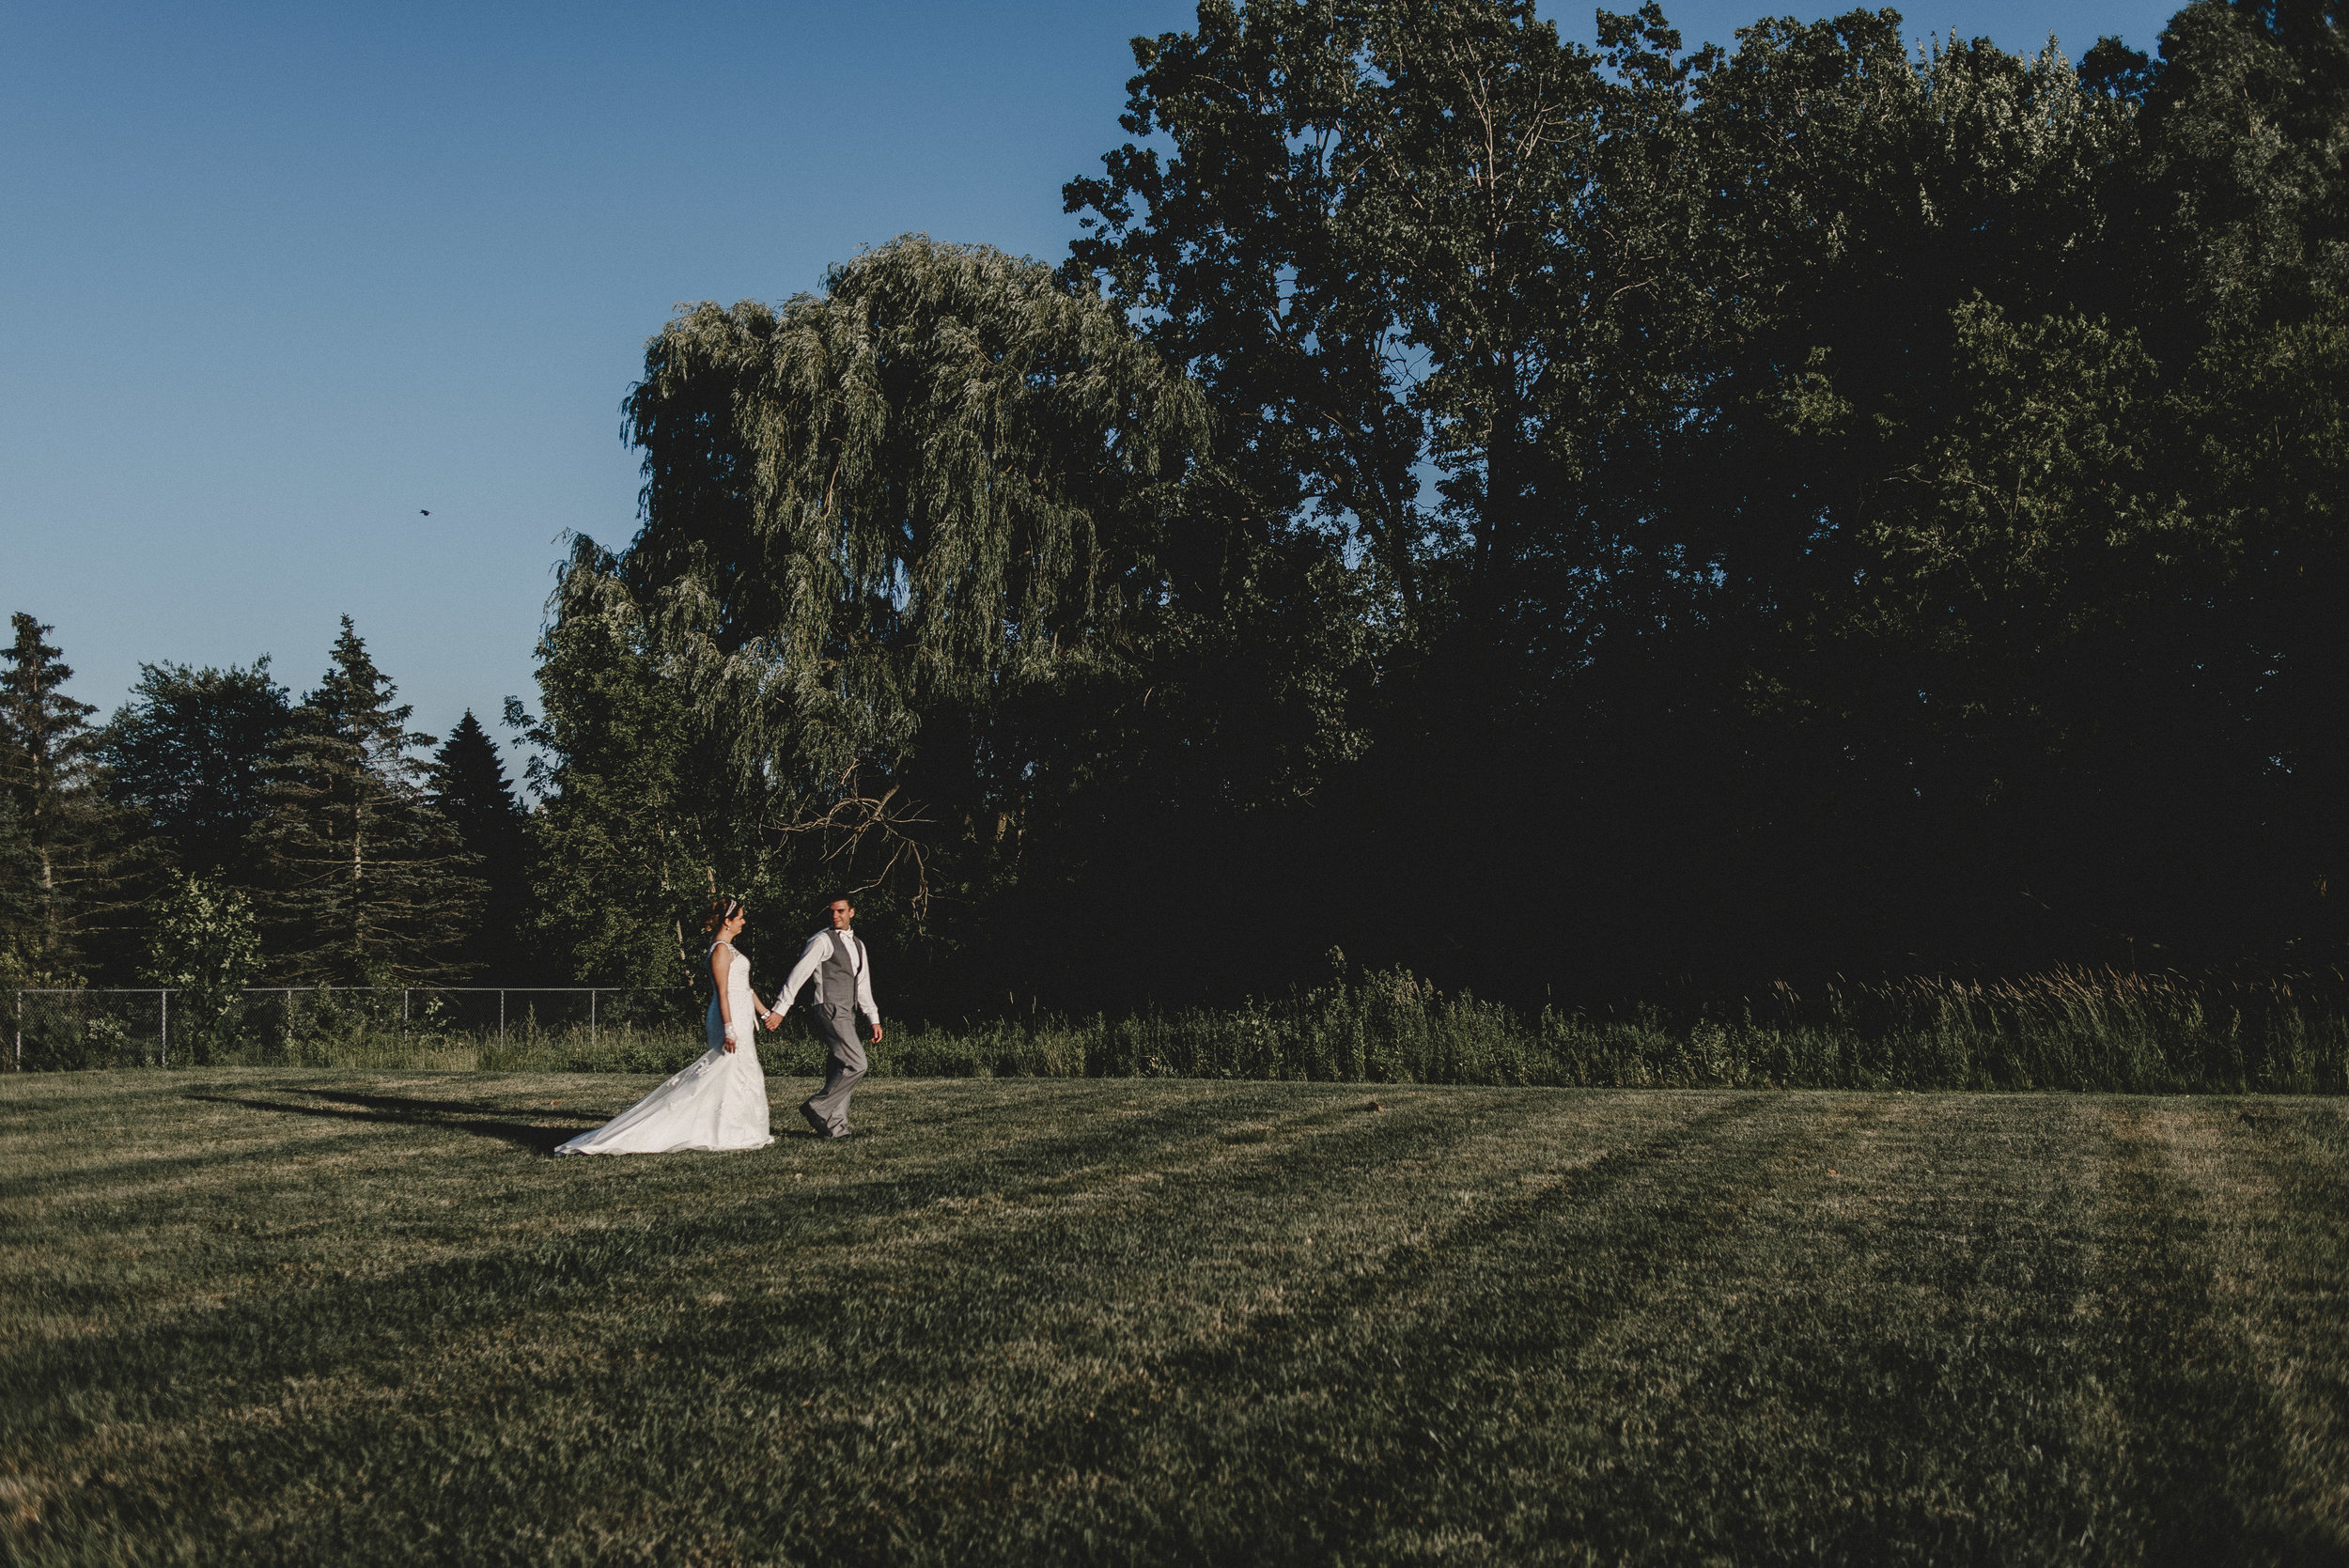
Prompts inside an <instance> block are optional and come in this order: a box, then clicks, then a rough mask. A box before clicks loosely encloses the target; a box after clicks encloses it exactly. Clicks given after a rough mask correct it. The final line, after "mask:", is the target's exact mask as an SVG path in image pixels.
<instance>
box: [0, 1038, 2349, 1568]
mask: <svg viewBox="0 0 2349 1568" xmlns="http://www.w3.org/2000/svg"><path fill="white" fill-rule="evenodd" d="M646 1081H647V1080H643V1079H638V1080H633V1081H631V1080H628V1079H610V1078H605V1079H580V1078H565V1077H552V1076H529V1077H523V1076H511V1077H498V1076H468V1077H465V1078H462V1079H457V1078H442V1077H432V1076H420V1075H418V1074H415V1073H412V1072H411V1073H403V1074H400V1075H397V1077H387V1076H384V1075H355V1074H346V1073H319V1072H311V1073H301V1072H287V1071H282V1070H281V1071H276V1072H220V1073H209V1074H204V1075H201V1076H199V1077H198V1078H196V1079H193V1080H191V1079H181V1078H177V1077H175V1078H170V1079H159V1078H157V1077H155V1076H153V1075H139V1076H112V1077H107V1078H102V1079H101V1078H91V1077H57V1078H49V1079H9V1080H7V1086H6V1088H5V1089H0V1182H5V1183H6V1185H7V1187H8V1190H9V1192H10V1194H11V1214H10V1219H11V1223H10V1224H9V1226H8V1228H7V1230H6V1231H5V1232H0V1383H4V1384H5V1387H6V1388H7V1389H8V1398H7V1399H6V1400H5V1401H0V1503H5V1507H0V1553H5V1554H6V1555H7V1556H8V1558H9V1559H10V1560H14V1561H19V1562H24V1563H28V1564H31V1563H52V1562H55V1563H65V1562H86V1561H97V1560H117V1559H122V1558H128V1557H133V1556H135V1557H137V1558H139V1559H141V1560H156V1559H161V1560H235V1561H240V1562H257V1563H275V1562H286V1563H294V1562H300V1563H305V1564H318V1563H336V1562H360V1561H365V1562H377V1561H381V1560H383V1559H384V1557H385V1556H386V1555H387V1553H389V1554H391V1555H396V1556H397V1557H399V1558H400V1559H401V1560H409V1561H450V1562H465V1563H502V1562H515V1563H524V1562H527V1563H534V1564H535V1563H541V1562H549V1561H584V1560H608V1559H612V1558H615V1557H622V1556H635V1555H646V1556H649V1557H652V1558H655V1559H659V1560H677V1561H703V1562H731V1561H789V1562H802V1561H804V1562H843V1563H858V1562H889V1563H940V1564H964V1563H976V1562H987V1563H1047V1562H1053V1563H1057V1562H1068V1563H1083V1564H1088V1565H1089V1564H1093V1563H1098V1562H1102V1561H1105V1560H1109V1561H1120V1562H1124V1561H1133V1562H1144V1563H1151V1562H1201V1561H1208V1562H1259V1561H1273V1562H1300V1563H1319V1562H1330V1563H1335V1562H1408V1561H1421V1560H1442V1561H1447V1562H1461V1561H1466V1562H1495V1563H1501V1562H1509V1563H1517V1562H1529V1561H1563V1562H1577V1561H1596V1562H1608V1563H1618V1562H1634V1563H1649V1562H1655V1563H1683V1562H1702V1561H1713V1560H1719V1561H1737V1562H1780V1561H1803V1562H1820V1563H1855V1564H1867V1565H1869V1568H1876V1565H1880V1564H1886V1563H1933V1564H1946V1563H1983V1564H1991V1563H1996V1564H2000V1565H2010V1564H2022V1563H2063V1564H2103V1563H2115V1564H2119V1563H2145V1562H2178V1563H2196V1564H2203V1563H2215V1564H2233V1563H2283V1562H2324V1561H2334V1560H2339V1559H2340V1558H2341V1555H2342V1553H2343V1552H2344V1550H2349V1515H2344V1513H2343V1509H2342V1501H2341V1499H2342V1497H2343V1483H2344V1480H2349V1460H2345V1459H2344V1454H2349V1443H2345V1441H2344V1439H2345V1438H2349V1431H2344V1424H2343V1423H2344V1419H2345V1415H2344V1412H2345V1411H2349V1405H2344V1403H2343V1395H2344V1393H2345V1392H2349V1362H2344V1358H2343V1354H2342V1346H2343V1345H2344V1344H2349V1334H2345V1333H2344V1330H2345V1329H2349V1324H2344V1322H2343V1321H2342V1309H2341V1294H2340V1291H2339V1282H2340V1281H2341V1278H2342V1275H2343V1272H2344V1270H2345V1269H2349V1252H2345V1250H2349V1225H2344V1221H2343V1216H2344V1215H2345V1214H2349V1202H2344V1199H2345V1198H2349V1191H2345V1190H2344V1184H2345V1182H2349V1137H2345V1136H2344V1130H2343V1126H2342V1121H2341V1115H2340V1113H2339V1111H2338V1109H2337V1108H2335V1107H2332V1106H2329V1105H2326V1104H2324V1103H2321V1102H2310V1101H2296V1102H2295V1101H2272V1100H2267V1101H2263V1100H2241V1099H2234V1100H2210V1099H2200V1100H2191V1101H2162V1100H2147V1099H2124V1100H2104V1099H2094V1098H2086V1097H2077V1096H2057V1095H2030V1096H1973V1095H1893V1094H1867V1095H1843V1094H1589V1093H1576V1092H1559V1091H1548V1090H1523V1089H1517V1090H1464V1089H1448V1090H1429V1089H1411V1088H1381V1089H1379V1090H1378V1091H1377V1093H1376V1094H1375V1095H1374V1094H1365V1092H1364V1091H1363V1090H1361V1089H1360V1088H1343V1087H1336V1086H1316V1085H1290V1084H1211V1083H1202V1082H1198V1081H1196V1080H1192V1081H1188V1082H1175V1083H1137V1082H1131V1081H1126V1082H1109V1083H1075V1084H1069V1083H1001V1082H998V1083H971V1084H951V1083H926V1084H919V1085H898V1084H893V1083H887V1082H882V1083H876V1084H873V1085H871V1086H869V1087H868V1088H866V1089H865V1090H864V1091H863V1094H860V1096H859V1100H858V1110H859V1113H860V1127H861V1128H862V1129H863V1134H864V1136H861V1137H860V1138H857V1139H851V1140H849V1141H847V1142H844V1143H838V1144H827V1143H818V1142H817V1141H815V1140H813V1139H811V1138H808V1137H806V1136H804V1135H801V1134H800V1133H798V1132H797V1130H796V1129H792V1130H791V1131H790V1132H789V1133H788V1134H787V1135H786V1137H785V1138H784V1139H783V1140H782V1141H780V1142H778V1143H777V1144H776V1145H775V1146H774V1147H772V1148H770V1149H767V1150H763V1151H758V1152H754V1153H743V1154H733V1155H715V1156H680V1157H673V1158H665V1159H659V1160H637V1159H611V1160H583V1161H576V1162H572V1161H564V1162H559V1163H558V1162H556V1161H552V1160H550V1159H548V1158H546V1157H544V1156H545V1151H546V1150H547V1149H549V1148H550V1147H551V1146H552V1145H553V1144H554V1143H555V1142H557V1141H560V1140H562V1139H564V1138H566V1137H568V1136H569V1135H570V1134H572V1133H573V1132H575V1131H577V1130H578V1129H579V1128H581V1127H583V1126H592V1125H594V1124H595V1123H596V1122H599V1121H600V1120H602V1119H603V1118H605V1117H606V1116H608V1115H610V1114H611V1113H612V1112H613V1111H614V1110H617V1109H618V1108H619V1107H621V1106H623V1105H625V1104H627V1103H628V1102H629V1101H630V1099H631V1098H632V1097H634V1096H635V1095H636V1094H638V1093H639V1092H640V1091H641V1090H642V1089H643V1088H644V1087H645V1086H646ZM786 1093H796V1091H790V1092H786V1091H782V1090H781V1089H780V1088H779V1091H778V1094H777V1098H778V1100H779V1101H780V1102H781V1104H780V1105H779V1109H780V1110H783V1112H784V1114H785V1115H786V1116H787V1114H788V1100H787V1098H786ZM126 1169H128V1170H132V1171H135V1172H137V1176H136V1179H134V1180H131V1181H125V1180H124V1179H123V1172H125V1170H126Z"/></svg>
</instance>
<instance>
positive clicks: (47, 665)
mask: <svg viewBox="0 0 2349 1568" xmlns="http://www.w3.org/2000/svg"><path fill="white" fill-rule="evenodd" d="M12 630H13V633H14V635H13V639H12V641H11V642H10V643H9V644H8V647H7V648H6V649H5V650H4V651H0V786H5V793H0V868H4V869H5V877H4V878H0V984H10V985H17V986H77V985H86V984H113V985H128V984H144V985H163V986H175V987H180V988H183V989H189V990H195V991H207V992H222V991H233V990H234V989H235V988H237V987H239V986H245V985H253V984H262V983H267V984H272V985H280V984H282V985H315V984H328V985H342V986H354V985H355V986H365V985H388V984H397V983H400V982H404V981H419V980H421V981H443V982H445V981H452V980H459V979H463V978H469V977H478V976H481V975H485V974H489V973H491V972H495V971H503V970H508V969H511V968H513V967H514V966H515V965H516V963H517V961H518V960H519V959H520V958H521V946H520V942H519V932H520V930H521V924H520V920H519V918H518V914H519V901H520V899H521V897H522V896H524V883H523V876H524V865H525V855H526V845H527V824H526V818H525V814H524V813H523V811H522V809H521V804H520V802H519V800H517V798H516V796H515V794H514V791H513V789H512V787H511V785H510V784H509V783H508V781H507V779H506V770H505V766H504V763H503V762H502V761H501V760H500V757H499V754H498V751H497V747H496V745H495V744H494V743H493V742H492V741H491V740H490V737H489V735H488V733H487V732H486V731H485V730H484V729H483V728H482V726H481V724H480V723H479V722H477V721H476V720H475V719H474V716H473V714H472V713H471V712H468V713H466V714H465V716H464V718H463V719H462V720H461V721H460V722H459V723H458V724H457V725H456V727H455V728H454V729H452V730H451V731H450V733H449V735H448V737H446V739H445V740H436V738H435V737H432V736H429V735H425V734H422V733H419V732H416V731H412V730H411V729H410V728H409V727H408V725H409V718H410V715H411V712H412V709H411V708H410V706H408V705H406V704H403V703H400V702H398V701H397V690H396V688H395V686H394V683H393V682H392V680H391V679H390V678H389V677H388V676H386V675H384V674H383V673H382V671H381V670H380V669H379V668H377V666H376V663H375V661H374V660H373V658H372V657H371V656H370V655H369V654H368V652H367V648H366V643H365V641H364V640H363V639H361V637H360V636H359V634H358V632H357V630H356V629H354V628H353V627H352V625H351V622H350V617H349V616H345V617H344V618H343V622H342V630H341V634H340V635H339V636H338V637H337V638H336V639H335V641H334V646H333V648H332V649H331V650H330V654H329V658H328V663H327V668H326V671H325V673H324V675H322V676H321V677H320V678H319V683H318V685H317V686H316V687H315V688H313V689H312V690H311V691H308V692H306V693H304V694H303V696H302V698H301V699H300V700H299V701H296V700H295V699H294V697H293V694H292V693H291V692H290V691H288V690H287V689H286V688H285V687H283V686H281V685H279V684H278V682H277V681H276V679H275V678H274V677H273V676H272V674H271V671H270V660H269V658H268V657H267V656H266V655H264V656H263V657H261V658H259V659H257V660H255V662H254V663H253V664H251V665H250V666H231V667H230V668H228V669H226V670H222V669H211V668H205V669H194V668H190V667H189V666H186V665H183V664H172V663H163V664H146V665H142V666H141V667H140V672H139V680H138V683H137V685H136V687H135V688H134V689H133V690H132V693H131V697H130V700H129V701H128V702H126V703H125V704H124V705H123V706H121V707H120V708H118V709H117V711H116V712H115V713H114V715H113V716H112V718H111V719H110V720H109V721H108V722H105V723H103V724H100V725H93V724H92V723H91V722H90V721H91V718H92V716H93V715H94V714H95V712H96V709H95V708H93V707H92V706H90V705H88V704H86V703H82V702H79V701H76V700H75V699H73V698H71V697H70V696H68V695H67V694H66V692H65V691H64V687H65V684H66V682H67V681H68V680H70V678H71V676H72V673H73V672H72V669H71V667H70V665H68V664H67V663H66V662H65V661H64V657H63V650H62V649H60V648H58V647H57V646H55V645H54V644H51V643H50V642H49V641H48V640H47V639H48V636H49V633H50V632H51V630H52V629H51V628H50V627H48V626H46V625H44V624H42V623H41V622H39V620H37V619H36V618H35V617H34V616H33V615H31V614H29V613H24V612H22V611H20V612H18V613H16V614H15V615H14V616H13V618H12ZM419 753H422V754H419ZM515 978H520V976H519V975H517V976H515Z"/></svg>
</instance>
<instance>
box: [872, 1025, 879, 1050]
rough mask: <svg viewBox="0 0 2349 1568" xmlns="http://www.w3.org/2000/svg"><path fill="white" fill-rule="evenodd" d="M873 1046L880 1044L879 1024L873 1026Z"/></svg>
mask: <svg viewBox="0 0 2349 1568" xmlns="http://www.w3.org/2000/svg"><path fill="white" fill-rule="evenodd" d="M873 1044H875V1045H877V1046H878V1045H879V1044H880V1025H879V1024H875V1025H874V1026H873Z"/></svg>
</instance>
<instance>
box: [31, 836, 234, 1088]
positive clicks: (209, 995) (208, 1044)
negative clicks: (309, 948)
mask: <svg viewBox="0 0 2349 1568" xmlns="http://www.w3.org/2000/svg"><path fill="white" fill-rule="evenodd" d="M260 977H261V931H260V923H259V922H258V921H257V920H256V919H255V918H254V914H253V905H252V901H251V900H249V899H248V898H246V897H245V895H244V894H243V893H242V892H241V891H240V890H239V889H236V888H233V887H222V886H217V885H214V884H212V883H209V882H204V881H199V880H197V879H196V878H195V877H190V876H188V875H186V874H185V873H184V872H183V873H180V874H179V876H178V877H177V878H176V881H175V884H174V886H173V887H172V889H171V892H170V893H168V894H167V895H165V896H164V898H163V900H162V902H161V904H160V905H159V906H158V908H156V910H155V918H154V929H153V931H152V933H151V934H150V936H149V937H148V962H147V972H146V973H145V974H144V975H143V976H142V977H141V978H143V979H144V980H146V981H147V983H148V985H150V986H162V987H164V988H166V989H168V990H169V991H170V992H171V993H172V1001H173V1003H174V1004H175V1005H176V1006H177V1009H178V1012H179V1017H178V1018H177V1019H176V1020H171V1021H172V1033H173V1037H174V1038H176V1039H177V1040H178V1041H179V1043H180V1051H181V1060H183V1061H186V1062H189V1063H194V1065H197V1066H202V1065H204V1064H205V1063H210V1062H213V1061H216V1060H219V1059H221V1058H224V1057H226V1056H227V1055H228V1054H229V1053H230V1052H231V1051H233V1050H234V1049H235V1048H237V1046H238V1045H240V1044H241V1035H242V1030H241V1024H242V1023H243V1021H244V1018H243V1015H244V1001H245V998H244V988H245V987H246V986H251V985H253V984H254V983H255V982H257V980H259V979H260ZM165 1017H167V1015H165ZM22 1027H23V1025H22V1022H21V1020H20V1023H19V1028H22ZM156 1032H157V1035H158V1044H159V1047H160V1044H161V1035H162V1032H163V1031H162V1027H161V1025H160V1024H159V1025H158V1028H157V1031H156ZM157 1054H158V1055H161V1054H162V1052H161V1050H160V1049H159V1050H158V1052H157Z"/></svg>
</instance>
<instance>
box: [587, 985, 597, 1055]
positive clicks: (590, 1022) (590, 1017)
mask: <svg viewBox="0 0 2349 1568" xmlns="http://www.w3.org/2000/svg"><path fill="white" fill-rule="evenodd" d="M587 1043H588V1044H589V1045H590V1046H593V1045H594V1044H595V1043H596V988H595V987H594V986H588V987H587Z"/></svg>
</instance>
